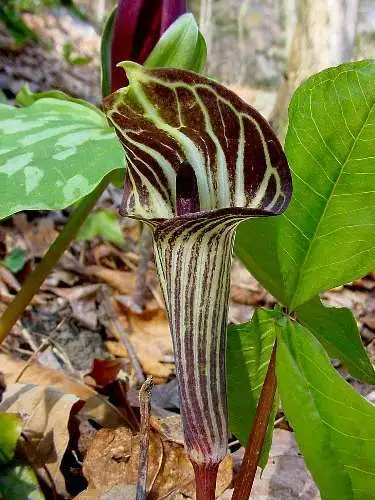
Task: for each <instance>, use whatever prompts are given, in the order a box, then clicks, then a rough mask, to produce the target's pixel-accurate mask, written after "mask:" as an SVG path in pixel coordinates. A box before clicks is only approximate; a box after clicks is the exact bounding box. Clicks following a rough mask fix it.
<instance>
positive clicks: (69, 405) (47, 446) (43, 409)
mask: <svg viewBox="0 0 375 500" xmlns="http://www.w3.org/2000/svg"><path fill="white" fill-rule="evenodd" d="M78 404H80V403H79V398H77V396H74V395H73V394H65V393H63V392H62V391H61V390H60V389H57V388H56V387H46V386H36V385H33V384H10V385H8V386H7V388H6V391H5V392H4V394H3V399H2V402H1V404H0V411H4V412H5V411H6V412H9V413H19V414H20V415H21V417H22V419H23V422H24V426H23V434H24V435H25V436H26V440H25V441H24V442H23V444H22V448H23V451H24V453H25V454H26V457H27V459H28V460H29V461H30V462H31V463H32V464H33V466H34V467H36V468H37V469H38V473H39V474H40V475H41V477H43V478H44V479H45V481H46V482H47V484H48V481H49V478H48V476H47V475H46V472H45V470H44V468H43V467H46V468H47V469H48V471H49V473H50V475H51V477H52V479H53V482H54V484H55V486H56V490H57V492H58V493H59V494H60V495H65V494H66V493H67V492H66V489H65V479H64V476H63V475H62V473H61V471H60V465H61V461H62V459H63V456H64V453H65V450H66V448H67V446H68V442H69V437H70V436H69V430H68V424H69V420H70V417H71V415H72V414H74V413H77V412H78V410H79V407H78V406H77V405H78Z"/></svg>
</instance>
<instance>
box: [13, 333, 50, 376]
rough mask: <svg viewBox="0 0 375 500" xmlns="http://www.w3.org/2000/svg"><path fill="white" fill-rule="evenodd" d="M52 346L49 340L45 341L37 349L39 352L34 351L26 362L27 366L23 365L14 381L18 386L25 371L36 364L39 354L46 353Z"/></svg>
mask: <svg viewBox="0 0 375 500" xmlns="http://www.w3.org/2000/svg"><path fill="white" fill-rule="evenodd" d="M50 345H51V342H50V340H49V339H48V338H47V339H44V340H43V342H42V343H41V344H40V346H39V347H38V348H37V350H36V351H34V353H33V354H32V355H31V356H30V357H29V359H28V360H27V361H26V362H25V364H24V365H23V367H22V368H21V370H20V371H19V373H18V375H17V377H16V379H15V381H14V383H15V384H17V383H18V382H19V381H20V379H21V377H22V375H23V374H24V373H25V371H26V370H27V369H28V367H29V366H30V365H31V364H33V363H34V361H35V360H36V358H37V356H38V354H39V353H41V352H44V351H45V350H46V349H47V348H48V347H49V346H50Z"/></svg>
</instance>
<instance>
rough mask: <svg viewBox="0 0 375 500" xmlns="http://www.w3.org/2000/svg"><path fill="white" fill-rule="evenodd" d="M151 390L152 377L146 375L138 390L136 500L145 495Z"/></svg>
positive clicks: (142, 498) (143, 497) (144, 497)
mask: <svg viewBox="0 0 375 500" xmlns="http://www.w3.org/2000/svg"><path fill="white" fill-rule="evenodd" d="M151 391H152V377H148V378H147V380H146V382H145V383H144V384H143V385H142V387H141V390H140V391H139V403H140V411H141V432H140V452H139V470H138V483H137V494H136V497H135V498H136V500H146V496H147V484H146V483H147V464H148V445H149V442H150V416H151Z"/></svg>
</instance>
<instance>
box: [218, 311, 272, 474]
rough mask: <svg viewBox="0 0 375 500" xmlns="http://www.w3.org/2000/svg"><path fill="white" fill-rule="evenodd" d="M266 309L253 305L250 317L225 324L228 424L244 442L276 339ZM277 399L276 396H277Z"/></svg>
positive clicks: (265, 454) (269, 436)
mask: <svg viewBox="0 0 375 500" xmlns="http://www.w3.org/2000/svg"><path fill="white" fill-rule="evenodd" d="M278 316H279V314H278V313H276V312H275V311H271V310H269V309H256V311H255V313H254V316H253V317H252V319H251V321H249V322H248V323H244V324H242V325H232V326H229V328H228V347H227V383H228V410H229V428H230V430H231V431H232V432H233V434H235V435H236V436H237V437H238V439H239V440H240V441H241V444H242V445H243V446H246V444H247V440H248V436H249V432H250V429H251V427H252V422H253V419H254V416H255V411H256V408H257V405H258V400H259V396H260V392H261V390H262V386H263V383H264V379H265V376H266V373H267V369H268V364H269V361H270V358H271V354H272V349H273V345H274V343H275V337H276V328H275V318H277V317H278ZM276 399H277V398H276ZM276 412H277V404H275V406H274V413H273V416H271V418H270V423H269V428H268V431H267V435H266V440H265V445H264V447H263V452H262V456H261V459H260V463H259V466H260V467H262V468H264V467H265V466H266V464H267V460H268V454H269V450H270V447H271V442H272V433H273V425H274V417H275V413H276Z"/></svg>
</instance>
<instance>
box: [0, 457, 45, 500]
mask: <svg viewBox="0 0 375 500" xmlns="http://www.w3.org/2000/svg"><path fill="white" fill-rule="evenodd" d="M0 495H1V498H2V499H3V500H45V496H44V495H43V492H42V490H41V489H40V487H39V483H38V479H37V477H36V474H35V472H34V471H33V469H32V468H31V467H30V466H28V465H25V464H22V463H20V462H14V463H13V462H12V463H11V464H10V465H8V466H7V467H4V468H3V469H1V472H0Z"/></svg>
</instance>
